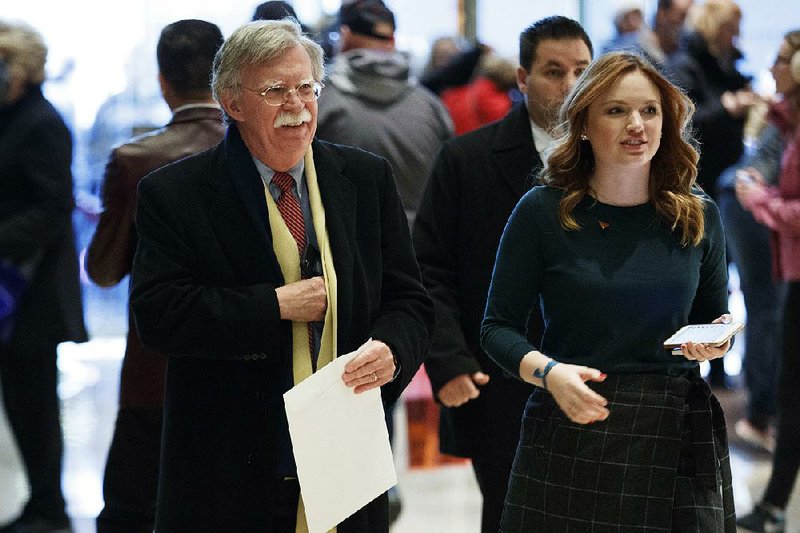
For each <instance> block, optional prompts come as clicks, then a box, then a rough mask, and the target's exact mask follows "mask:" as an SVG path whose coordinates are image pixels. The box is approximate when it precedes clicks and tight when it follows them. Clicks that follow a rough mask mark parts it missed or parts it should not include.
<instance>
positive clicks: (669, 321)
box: [481, 187, 728, 376]
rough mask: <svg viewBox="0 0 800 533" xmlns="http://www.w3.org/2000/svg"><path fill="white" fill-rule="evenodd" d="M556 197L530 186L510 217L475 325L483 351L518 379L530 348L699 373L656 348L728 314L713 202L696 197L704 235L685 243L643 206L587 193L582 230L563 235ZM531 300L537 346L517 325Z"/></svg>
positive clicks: (594, 363) (560, 357)
mask: <svg viewBox="0 0 800 533" xmlns="http://www.w3.org/2000/svg"><path fill="white" fill-rule="evenodd" d="M560 199H561V191H559V190H557V189H554V188H550V187H536V188H534V189H532V190H531V191H529V192H528V193H527V194H526V195H525V196H524V197H523V198H522V199H521V200H520V202H519V204H517V206H516V208H515V209H514V212H513V213H512V214H511V217H510V218H509V221H508V224H507V225H506V228H505V230H504V232H503V237H502V239H501V241H500V248H499V249H498V252H497V261H496V263H495V267H494V273H493V275H492V284H491V288H490V290H489V297H488V301H487V304H486V315H485V317H484V321H483V325H482V328H481V344H482V345H483V348H484V350H486V353H488V354H489V355H490V356H491V357H492V358H493V359H494V360H495V361H497V363H498V364H500V365H501V366H502V367H504V368H505V369H506V370H508V371H509V372H511V373H512V374H513V375H515V376H516V375H518V374H519V364H520V361H521V360H522V357H523V356H524V355H525V354H526V353H528V352H530V351H531V350H533V349H538V350H540V351H541V352H542V353H544V354H545V355H547V356H549V357H552V358H553V359H555V360H556V361H561V362H566V363H574V364H579V365H586V366H590V367H593V368H597V369H599V370H601V371H603V372H629V373H641V372H651V373H659V374H670V375H677V374H681V373H684V372H685V371H686V370H687V369H691V368H694V367H696V366H697V363H695V362H693V361H688V360H687V359H685V358H683V357H682V356H675V355H672V354H671V353H670V352H669V351H668V350H665V349H664V348H663V347H662V343H663V342H664V340H665V339H666V338H667V337H669V336H670V335H671V334H672V333H674V332H675V331H676V330H677V329H678V328H680V327H682V326H684V325H686V324H698V323H708V322H711V321H712V320H714V319H715V318H717V317H719V316H720V315H721V314H723V313H725V312H727V299H728V298H727V297H728V271H727V266H726V262H725V236H724V233H723V230H722V224H721V222H720V217H719V211H718V210H717V206H716V204H714V203H713V202H712V201H711V200H710V199H709V198H708V197H705V196H704V197H703V199H704V201H705V223H706V230H705V237H704V238H703V240H702V242H701V243H700V244H699V245H698V246H691V245H689V246H685V247H684V246H681V245H680V243H679V238H678V236H677V234H676V233H675V232H673V231H671V230H670V228H669V226H668V225H667V224H665V223H664V222H663V221H661V220H659V218H658V217H657V215H656V211H655V208H654V207H653V205H652V204H650V203H647V204H643V205H639V206H633V207H614V206H611V205H607V204H603V203H600V202H596V201H595V200H594V199H593V198H590V197H586V198H584V199H583V200H582V201H581V202H580V203H579V204H578V206H577V207H576V208H575V211H574V216H575V218H576V220H577V221H578V223H579V224H580V225H581V229H580V230H578V231H566V230H564V229H563V228H562V227H561V225H560V224H559V221H558V202H559V200H560ZM600 222H603V225H605V224H608V226H607V228H606V229H603V228H602V227H601V224H600ZM538 304H541V306H542V312H543V316H544V320H545V330H544V337H543V339H542V345H541V346H532V345H531V344H530V343H529V342H528V340H527V339H526V338H525V334H524V328H525V324H526V323H527V317H528V314H529V313H530V312H531V309H532V306H534V305H538Z"/></svg>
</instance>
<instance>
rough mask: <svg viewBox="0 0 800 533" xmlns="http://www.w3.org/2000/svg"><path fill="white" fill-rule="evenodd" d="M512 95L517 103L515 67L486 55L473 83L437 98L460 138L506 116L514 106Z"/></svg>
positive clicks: (446, 92) (518, 95)
mask: <svg viewBox="0 0 800 533" xmlns="http://www.w3.org/2000/svg"><path fill="white" fill-rule="evenodd" d="M512 93H513V94H514V97H516V100H517V101H519V100H520V99H521V97H522V95H521V93H520V92H519V90H517V72H516V65H515V63H514V62H513V61H511V60H508V59H506V58H504V57H499V56H497V55H495V54H493V53H489V54H486V55H484V56H482V58H481V62H480V66H479V67H478V72H477V76H476V77H475V78H474V79H473V80H472V81H470V82H469V83H467V84H466V85H461V86H459V87H450V88H449V89H445V90H444V91H442V94H441V95H439V97H440V98H441V100H442V103H443V104H444V105H445V107H446V108H447V111H448V112H449V113H450V118H452V119H453V127H454V128H455V133H456V135H462V134H464V133H467V132H469V131H472V130H475V129H478V128H479V127H481V126H483V125H484V124H489V123H490V122H494V121H495V120H500V119H501V118H503V117H504V116H506V113H508V110H509V109H511V104H512V103H513V102H514V98H512Z"/></svg>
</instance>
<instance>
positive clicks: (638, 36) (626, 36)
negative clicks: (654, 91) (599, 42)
mask: <svg viewBox="0 0 800 533" xmlns="http://www.w3.org/2000/svg"><path fill="white" fill-rule="evenodd" d="M691 6H692V0H659V2H658V4H657V7H656V12H655V14H654V15H653V27H652V29H651V28H650V27H649V26H648V25H647V24H646V23H645V20H644V11H643V10H642V3H641V2H640V1H637V0H626V1H625V2H622V3H621V4H620V5H619V6H617V9H616V11H615V13H614V28H615V31H616V35H615V37H614V38H612V39H611V40H610V41H608V42H607V43H606V44H605V45H604V46H603V53H606V52H611V51H614V50H630V51H635V52H639V53H640V54H643V55H644V56H645V57H647V58H648V59H649V60H650V61H652V62H653V63H654V64H656V65H658V66H659V67H660V68H663V66H664V64H665V63H667V61H668V60H669V59H670V58H671V57H672V56H673V55H674V54H675V53H676V52H677V51H678V50H679V49H680V46H681V40H682V38H683V34H684V30H683V29H684V23H685V21H686V15H687V13H688V12H689V8H690V7H691Z"/></svg>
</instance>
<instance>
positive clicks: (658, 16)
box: [653, 0, 694, 62]
mask: <svg viewBox="0 0 800 533" xmlns="http://www.w3.org/2000/svg"><path fill="white" fill-rule="evenodd" d="M693 5H694V0H658V4H657V6H656V13H655V15H654V16H653V35H654V36H655V38H656V43H657V45H658V49H659V51H660V57H659V58H656V59H658V60H659V61H661V62H669V61H670V58H671V57H672V56H673V55H674V54H675V53H676V52H678V51H679V50H680V48H681V42H682V40H683V36H684V34H685V28H686V16H687V15H688V13H689V10H690V9H691V8H692V6H693Z"/></svg>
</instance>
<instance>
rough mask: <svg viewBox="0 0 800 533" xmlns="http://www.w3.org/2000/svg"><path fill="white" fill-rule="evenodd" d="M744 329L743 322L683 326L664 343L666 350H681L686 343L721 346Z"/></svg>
mask: <svg viewBox="0 0 800 533" xmlns="http://www.w3.org/2000/svg"><path fill="white" fill-rule="evenodd" d="M743 327H744V324H743V323H741V322H731V323H730V324H692V325H689V326H683V327H682V328H681V329H679V330H678V331H676V332H675V333H674V334H673V335H672V336H671V337H670V338H668V339H667V340H665V341H664V348H667V349H674V348H679V347H680V345H681V344H683V343H685V342H692V343H694V344H708V345H710V346H721V345H723V344H725V343H726V342H727V341H728V340H729V339H730V338H731V337H733V336H734V335H736V334H737V333H738V332H739V331H740V330H741V329H742V328H743Z"/></svg>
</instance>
